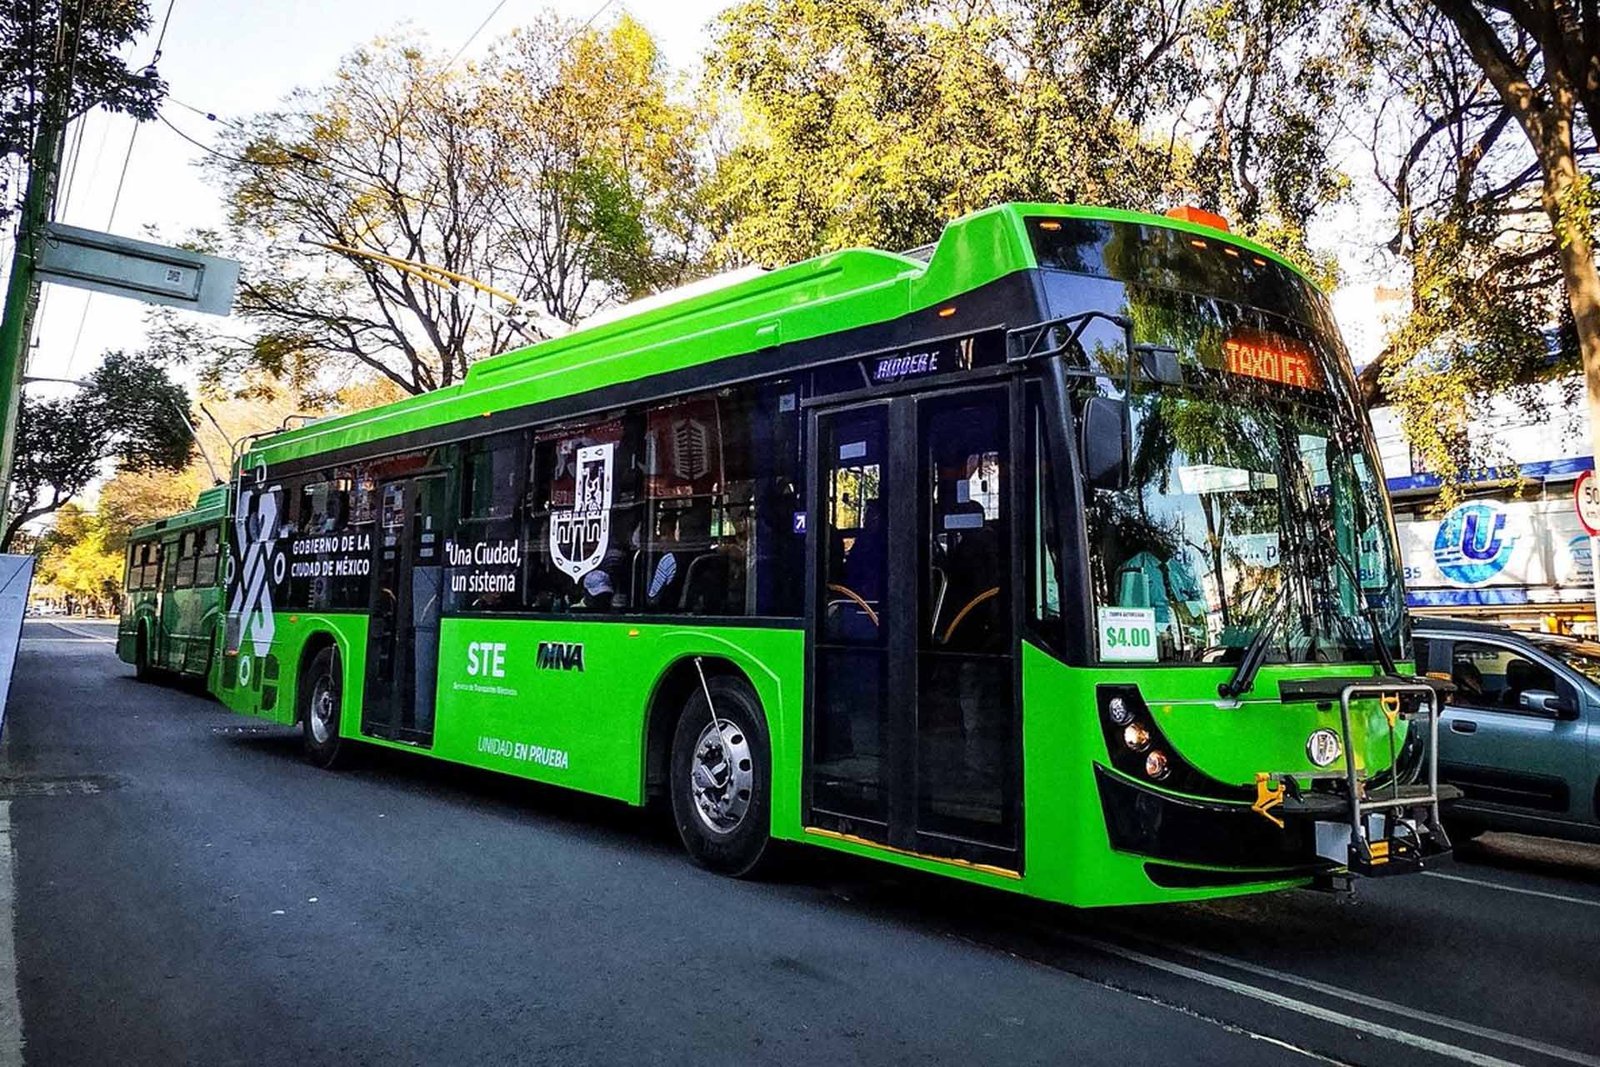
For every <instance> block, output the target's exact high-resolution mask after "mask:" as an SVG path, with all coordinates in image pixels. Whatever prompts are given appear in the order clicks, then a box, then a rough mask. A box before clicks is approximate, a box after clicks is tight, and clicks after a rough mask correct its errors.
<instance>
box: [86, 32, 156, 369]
mask: <svg viewBox="0 0 1600 1067" xmlns="http://www.w3.org/2000/svg"><path fill="white" fill-rule="evenodd" d="M92 2H93V0H83V6H84V7H85V8H87V7H88V5H89V4H90V3H92ZM177 3H178V0H167V10H166V13H165V14H164V15H162V16H161V29H160V30H159V31H158V32H157V33H156V47H155V51H154V53H153V54H152V55H151V56H150V62H149V64H148V65H147V66H146V68H145V69H146V70H153V69H154V68H155V65H156V63H157V62H158V61H159V60H160V59H161V46H162V45H163V44H165V43H166V40H167V27H168V26H170V25H171V24H172V9H173V8H174V7H176V6H177ZM81 10H82V9H80V14H81ZM73 59H74V61H76V59H77V54H76V42H74V54H73ZM142 125H143V123H141V122H139V121H138V120H137V119H135V120H134V123H133V130H132V131H131V132H130V133H129V134H128V149H127V151H126V152H124V153H123V154H122V170H121V172H120V173H118V175H117V191H116V192H115V193H113V194H112V196H111V211H110V213H109V214H108V215H107V216H106V230H107V231H110V229H111V228H112V227H113V226H115V225H116V223H117V209H118V208H119V207H121V206H122V188H123V186H124V185H125V184H126V183H127V180H128V165H129V164H130V163H132V162H133V146H134V145H135V144H136V143H137V142H138V140H139V127H140V126H142ZM79 139H80V140H81V139H82V132H81V130H80V133H79ZM73 167H74V169H76V167H77V159H76V157H74V159H73ZM69 182H70V178H69ZM94 297H95V294H94V293H93V292H91V293H89V295H88V296H87V297H86V298H85V299H84V301H83V310H82V311H80V312H79V313H78V328H77V330H75V331H74V332H73V335H72V348H71V349H70V350H69V351H68V352H67V370H66V374H67V376H68V377H70V376H71V374H72V365H73V363H75V362H77V359H78V346H79V345H81V344H82V343H83V328H84V326H86V325H87V324H88V322H89V305H91V304H93V303H94Z"/></svg>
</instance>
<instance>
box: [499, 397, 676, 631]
mask: <svg viewBox="0 0 1600 1067" xmlns="http://www.w3.org/2000/svg"><path fill="white" fill-rule="evenodd" d="M640 422H641V419H640V413H639V412H638V411H637V410H635V411H618V412H612V413H610V414H607V415H602V416H600V417H599V418H595V419H587V420H585V421H583V422H580V423H567V424H565V425H561V426H551V427H547V428H545V429H541V430H539V431H537V432H536V433H535V434H534V443H533V449H532V459H531V462H530V468H529V476H528V490H527V493H526V496H525V503H524V515H525V526H524V530H525V536H524V538H523V546H524V548H525V549H526V555H527V561H528V562H527V572H526V573H527V575H528V583H527V584H528V589H527V593H526V594H525V596H526V599H527V606H528V607H529V608H531V609H533V610H535V611H555V612H566V611H594V612H617V611H632V610H637V609H638V608H639V604H638V599H637V597H636V596H635V595H634V594H635V589H634V579H635V574H636V565H637V561H638V559H639V553H640V545H641V541H640V537H641V530H640V527H641V525H642V523H641V519H640V512H641V506H640V477H641V471H642V470H643V462H644V461H643V459H642V457H641V456H640ZM645 610H650V609H649V608H645Z"/></svg>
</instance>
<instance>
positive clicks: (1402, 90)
mask: <svg viewBox="0 0 1600 1067" xmlns="http://www.w3.org/2000/svg"><path fill="white" fill-rule="evenodd" d="M1378 12H1379V16H1380V18H1379V20H1378V23H1377V25H1376V26H1375V27H1374V31H1373V35H1374V41H1375V54H1376V55H1377V56H1378V64H1379V68H1380V70H1381V72H1382V75H1383V76H1382V77H1381V78H1378V79H1376V80H1375V82H1376V85H1377V86H1380V87H1382V91H1381V92H1380V93H1379V95H1378V96H1377V97H1376V99H1375V106H1374V107H1373V109H1372V120H1371V126H1370V129H1369V131H1368V133H1367V135H1366V139H1367V141H1368V145H1369V149H1370V151H1371V152H1372V154H1373V158H1374V162H1375V166H1376V173H1377V176H1378V179H1379V181H1380V183H1381V185H1382V187H1383V189H1384V190H1385V191H1386V193H1387V195H1388V196H1389V198H1390V201H1391V203H1392V205H1393V208H1394V219H1395V224H1394V231H1393V235H1392V237H1391V239H1390V240H1389V241H1388V244H1387V248H1386V252H1387V253H1388V254H1390V255H1393V256H1395V257H1398V260H1399V262H1400V263H1401V264H1403V265H1404V267H1405V268H1406V270H1407V271H1408V272H1409V276H1410V282H1411V284H1410V286H1409V298H1410V302H1409V306H1408V308H1407V311H1406V314H1405V316H1404V318H1403V319H1402V321H1401V322H1400V323H1399V324H1398V326H1397V328H1396V329H1395V330H1394V331H1393V333H1392V334H1391V335H1390V337H1389V338H1388V340H1387V344H1386V347H1385V349H1384V351H1383V352H1382V353H1381V354H1380V355H1379V356H1378V358H1377V359H1376V360H1375V361H1374V362H1373V363H1371V364H1370V365H1369V366H1368V367H1366V368H1365V369H1364V370H1363V372H1362V375H1361V381H1360V384H1361V386H1362V390H1363V394H1364V397H1365V399H1366V401H1367V402H1368V403H1369V404H1374V403H1378V402H1383V403H1388V404H1393V405H1395V406H1396V407H1397V408H1398V409H1399V411H1400V413H1401V415H1402V426H1403V428H1404V430H1405V433H1406V436H1407V439H1408V441H1409V443H1410V445H1411V448H1412V451H1413V452H1414V453H1415V454H1418V455H1420V456H1421V457H1422V458H1423V460H1424V461H1425V463H1426V464H1427V467H1428V469H1429V470H1430V471H1432V472H1434V473H1436V474H1438V475H1439V476H1440V477H1441V478H1442V480H1443V482H1444V498H1445V500H1446V502H1451V501H1453V500H1454V498H1455V494H1456V492H1457V491H1458V489H1459V484H1460V480H1461V478H1462V476H1463V475H1464V474H1465V473H1467V472H1468V471H1470V470H1471V469H1474V468H1477V467H1481V466H1484V465H1488V464H1490V463H1494V462H1496V461H1499V460H1501V459H1503V457H1501V456H1498V455H1496V454H1494V452H1493V446H1492V443H1490V444H1487V445H1486V443H1484V442H1476V443H1473V442H1471V441H1470V440H1469V437H1468V435H1467V424H1468V422H1469V421H1470V420H1471V418H1472V417H1473V414H1474V412H1475V411H1477V410H1479V409H1481V408H1482V407H1483V406H1484V405H1486V404H1487V403H1488V402H1489V400H1490V398H1492V397H1494V396H1497V395H1508V394H1509V395H1511V396H1512V397H1514V398H1516V399H1519V400H1521V401H1522V402H1523V404H1524V405H1525V406H1526V407H1528V408H1530V409H1536V408H1537V407H1538V406H1539V404H1540V402H1541V401H1540V394H1539V393H1538V392H1537V391H1536V389H1535V386H1536V384H1537V383H1539V382H1541V381H1542V380H1545V379H1547V378H1549V377H1550V376H1551V375H1553V374H1562V373H1570V371H1571V370H1572V369H1574V368H1576V367H1577V366H1578V364H1579V358H1578V354H1577V346H1576V338H1575V336H1574V335H1573V332H1572V330H1571V328H1570V327H1571V319H1570V316H1563V315H1562V314H1561V309H1562V307H1563V306H1564V304H1565V298H1564V290H1563V288H1562V273H1561V266H1560V263H1559V256H1560V250H1559V247H1558V241H1557V238H1556V234H1555V231H1554V229H1553V227H1552V226H1551V222H1550V218H1549V216H1548V215H1547V214H1546V213H1545V211H1544V209H1543V207H1542V206H1541V201H1540V190H1541V186H1542V176H1541V171H1540V167H1539V164H1538V162H1537V160H1536V159H1535V157H1534V155H1533V152H1532V150H1531V149H1530V147H1529V145H1528V142H1527V140H1526V138H1525V137H1523V136H1521V134H1520V131H1519V128H1518V126H1517V123H1516V121H1515V118H1514V116H1513V115H1512V113H1511V111H1510V110H1509V109H1508V108H1507V107H1506V105H1505V102H1504V100H1503V99H1502V98H1501V96H1500V94H1499V93H1498V92H1497V91H1496V90H1495V88H1494V86H1493V84H1492V83H1491V82H1490V80H1489V79H1488V78H1487V77H1486V76H1485V75H1484V73H1483V71H1482V70H1481V69H1479V67H1478V66H1477V64H1476V63H1475V62H1474V60H1473V58H1472V56H1471V55H1470V54H1469V53H1468V52H1467V51H1466V50H1465V49H1463V48H1461V47H1460V44H1459V40H1458V36H1457V33H1456V30H1455V28H1454V25H1453V24H1452V23H1451V22H1450V20H1449V19H1447V18H1446V17H1445V16H1443V15H1442V14H1440V13H1439V12H1438V11H1437V10H1435V9H1434V8H1433V7H1432V5H1431V4H1429V3H1427V2H1425V0H1385V3H1383V4H1382V6H1381V7H1379V9H1378ZM1579 151H1580V153H1583V154H1589V153H1592V151H1593V148H1592V146H1584V147H1582V148H1580V149H1579ZM1563 319H1565V324H1564V328H1562V329H1560V330H1558V331H1557V332H1556V334H1555V336H1554V337H1551V336H1550V335H1549V332H1548V327H1549V326H1550V325H1551V324H1552V323H1553V322H1558V321H1560V320H1563ZM1552 341H1554V342H1555V343H1554V344H1552Z"/></svg>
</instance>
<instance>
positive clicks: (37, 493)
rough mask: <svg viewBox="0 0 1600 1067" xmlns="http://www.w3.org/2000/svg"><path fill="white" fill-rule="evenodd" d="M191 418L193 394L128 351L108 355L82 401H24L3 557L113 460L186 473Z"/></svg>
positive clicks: (159, 367)
mask: <svg viewBox="0 0 1600 1067" xmlns="http://www.w3.org/2000/svg"><path fill="white" fill-rule="evenodd" d="M188 411H189V397H188V394H187V393H186V392H185V391H184V389H183V387H182V386H180V385H177V384H175V383H174V382H172V381H171V380H170V379H169V378H168V377H167V373H166V370H165V369H164V368H163V367H162V365H161V364H160V363H158V362H156V361H155V360H153V359H151V358H149V357H148V356H144V355H137V354H126V353H122V352H111V353H108V354H107V355H106V358H105V360H104V361H103V362H102V363H101V365H100V366H99V368H98V369H96V370H95V372H94V373H93V374H91V375H90V376H89V377H88V378H87V379H85V381H84V384H83V387H82V389H81V390H80V391H79V392H78V393H76V394H75V395H72V396H68V397H65V398H63V399H59V400H30V399H28V398H27V397H24V398H23V403H22V409H21V413H20V417H19V420H18V432H17V441H18V451H17V457H16V463H15V466H14V467H13V469H12V481H11V513H10V515H8V516H7V517H6V522H5V528H4V532H3V536H0V551H4V550H5V549H6V548H7V547H9V545H10V543H11V540H12V538H13V537H15V536H16V533H17V531H18V530H19V529H21V528H22V526H23V524H25V523H29V522H32V521H34V520H35V519H38V518H41V517H43V516H45V515H48V514H50V513H51V512H53V511H55V510H57V509H58V508H60V507H61V506H62V505H63V504H65V503H67V501H69V500H71V499H72V498H73V497H75V496H77V495H78V494H79V493H81V492H83V490H84V489H85V488H86V487H87V486H88V485H89V483H90V482H91V481H93V480H94V478H95V477H96V476H97V475H98V474H99V473H100V470H101V467H102V466H103V465H104V464H105V463H106V462H107V461H112V462H115V463H116V464H117V465H118V467H119V468H121V469H129V470H150V469H163V470H181V469H182V468H183V467H184V466H185V465H187V464H188V462H189V455H190V449H191V447H192V443H191V438H190V436H189V430H188V428H187V427H186V426H185V425H184V420H185V419H186V418H188Z"/></svg>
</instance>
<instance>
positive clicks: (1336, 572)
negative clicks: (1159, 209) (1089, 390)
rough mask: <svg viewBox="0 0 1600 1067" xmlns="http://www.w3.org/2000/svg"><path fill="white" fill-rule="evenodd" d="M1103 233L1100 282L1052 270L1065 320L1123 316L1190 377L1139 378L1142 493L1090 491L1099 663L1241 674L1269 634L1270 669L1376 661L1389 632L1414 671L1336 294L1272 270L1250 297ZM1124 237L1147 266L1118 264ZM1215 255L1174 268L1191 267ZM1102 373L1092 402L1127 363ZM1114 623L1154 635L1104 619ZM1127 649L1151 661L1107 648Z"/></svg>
mask: <svg viewBox="0 0 1600 1067" xmlns="http://www.w3.org/2000/svg"><path fill="white" fill-rule="evenodd" d="M1097 227H1099V228H1101V230H1102V231H1106V230H1109V231H1110V232H1111V233H1112V234H1113V236H1112V237H1111V238H1110V243H1109V244H1101V245H1100V252H1099V253H1098V254H1097V256H1096V257H1090V260H1091V261H1090V263H1089V266H1091V267H1092V269H1091V270H1088V271H1084V272H1083V273H1078V272H1074V273H1072V274H1066V273H1057V272H1049V274H1050V276H1051V277H1050V282H1049V286H1048V287H1049V288H1050V289H1051V291H1052V311H1053V312H1054V313H1057V314H1060V313H1062V310H1063V309H1069V310H1078V309H1083V308H1085V307H1090V308H1096V309H1101V310H1106V311H1113V312H1116V313H1118V314H1120V315H1123V316H1125V317H1126V318H1128V319H1129V320H1130V321H1131V322H1132V323H1133V336H1134V340H1135V343H1136V344H1138V345H1140V346H1141V347H1142V346H1153V347H1154V348H1156V349H1159V350H1161V351H1163V352H1164V353H1166V354H1167V355H1169V356H1175V363H1176V367H1175V368H1174V370H1175V371H1176V373H1171V372H1169V373H1167V374H1165V375H1162V376H1161V377H1162V378H1163V379H1164V380H1163V381H1160V382H1154V381H1150V380H1148V377H1147V376H1143V375H1141V376H1140V377H1139V379H1138V381H1137V384H1136V385H1135V387H1134V391H1133V395H1132V396H1131V397H1129V398H1127V399H1128V401H1129V408H1130V413H1131V417H1132V418H1131V422H1132V431H1133V432H1132V446H1133V448H1132V464H1131V468H1130V472H1129V473H1130V476H1129V479H1128V486H1127V487H1126V488H1124V489H1119V490H1103V489H1100V490H1097V489H1086V500H1085V504H1086V515H1085V520H1086V526H1087V531H1086V532H1087V537H1088V546H1089V556H1090V569H1091V577H1092V590H1091V596H1092V598H1093V603H1094V608H1095V611H1096V612H1097V613H1098V615H1099V617H1100V621H1101V623H1102V625H1101V627H1100V629H1101V635H1100V639H1101V647H1100V649H1099V652H1100V655H1101V657H1102V658H1103V659H1114V660H1130V661H1131V660H1135V659H1142V660H1146V661H1159V662H1215V663H1227V662H1232V661H1236V660H1237V659H1238V658H1239V657H1240V656H1241V655H1242V654H1243V650H1244V648H1245V646H1247V645H1248V644H1249V643H1250V640H1251V638H1252V637H1253V636H1254V635H1255V634H1256V633H1257V632H1258V631H1261V630H1262V629H1263V628H1266V630H1267V634H1266V636H1267V637H1268V639H1269V643H1268V645H1267V653H1268V656H1269V658H1271V659H1275V660H1279V661H1288V662H1340V661H1369V662H1370V661H1372V660H1375V659H1378V658H1380V657H1379V656H1378V655H1377V651H1376V648H1375V645H1374V633H1373V622H1374V621H1376V623H1377V629H1378V633H1377V635H1376V636H1377V639H1378V640H1381V641H1382V642H1384V644H1385V646H1386V647H1387V648H1388V649H1389V651H1390V653H1391V654H1392V655H1394V656H1395V657H1396V658H1399V657H1401V656H1402V655H1403V651H1404V648H1403V643H1404V634H1403V626H1404V610H1403V605H1404V598H1403V595H1402V594H1401V591H1400V585H1399V581H1400V573H1399V567H1398V564H1397V558H1398V553H1397V549H1396V542H1395V538H1394V532H1393V525H1392V521H1391V519H1390V516H1389V512H1388V508H1387V506H1386V504H1385V502H1384V498H1383V493H1382V487H1381V484H1380V482H1379V476H1378V474H1377V471H1378V470H1379V468H1378V466H1377V464H1376V461H1375V458H1374V452H1373V449H1372V447H1371V443H1370V435H1369V434H1368V433H1367V431H1366V429H1365V422H1364V420H1363V419H1362V417H1361V414H1360V411H1359V409H1358V408H1357V406H1356V404H1355V400H1354V392H1353V388H1352V386H1351V383H1350V380H1349V377H1348V372H1347V371H1346V370H1345V369H1344V366H1345V363H1346V357H1345V355H1344V349H1343V347H1342V345H1341V343H1340V341H1339V338H1338V334H1337V332H1336V331H1335V330H1334V329H1333V327H1332V323H1331V319H1330V318H1329V316H1328V315H1327V312H1326V305H1325V304H1324V303H1323V302H1322V300H1321V297H1320V296H1319V295H1318V294H1316V293H1315V290H1313V289H1312V288H1311V287H1310V286H1309V285H1307V284H1305V283H1304V282H1303V281H1301V280H1300V279H1298V278H1297V277H1296V276H1294V275H1293V274H1292V272H1290V271H1288V270H1287V269H1286V268H1283V267H1281V266H1278V265H1277V264H1275V263H1271V262H1265V263H1263V262H1256V263H1252V264H1250V270H1249V274H1248V275H1246V276H1245V277H1244V278H1243V279H1242V280H1243V281H1245V282H1248V283H1249V284H1240V282H1241V278H1240V275H1239V272H1235V273H1234V274H1232V275H1229V274H1227V273H1226V272H1225V271H1223V270H1221V269H1219V270H1218V271H1216V272H1213V274H1212V275H1207V274H1206V272H1204V271H1199V270H1188V271H1173V270H1170V269H1169V270H1161V269H1158V268H1159V267H1160V261H1159V260H1157V259H1153V257H1152V253H1151V246H1150V245H1149V244H1138V243H1137V242H1132V241H1129V240H1128V238H1127V235H1125V234H1121V235H1118V234H1116V232H1115V227H1112V226H1111V225H1110V224H1106V223H1098V224H1097ZM1141 229H1144V230H1147V231H1155V228H1153V227H1141ZM1086 236H1087V237H1092V236H1093V235H1092V234H1090V235H1086ZM1180 236H1182V235H1180ZM1102 240H1105V238H1104V236H1103V233H1102ZM1117 241H1121V242H1122V247H1123V248H1125V249H1137V250H1138V256H1137V257H1135V256H1133V255H1132V253H1131V252H1129V253H1128V254H1126V255H1121V256H1119V255H1118V253H1117V246H1116V242H1117ZM1200 243H1202V242H1199V241H1195V242H1193V243H1190V242H1187V241H1186V242H1184V243H1183V246H1182V251H1181V253H1175V254H1178V255H1181V256H1182V257H1183V258H1184V259H1186V260H1187V259H1189V258H1192V257H1194V256H1195V255H1197V254H1199V253H1200V250H1199V249H1198V248H1197V247H1196V246H1197V245H1198V244H1200ZM1079 265H1080V266H1082V265H1083V264H1082V263H1080V264H1079ZM1107 275H1111V277H1107ZM1116 275H1130V276H1129V277H1117V276H1116ZM1141 279H1153V280H1154V281H1155V282H1157V283H1159V284H1149V283H1147V282H1145V281H1142V280H1141ZM1180 280H1181V282H1180ZM1180 283H1181V284H1184V285H1188V286H1196V287H1197V286H1198V285H1203V284H1211V285H1214V286H1215V287H1216V289H1218V290H1219V291H1221V292H1222V293H1223V294H1225V295H1226V296H1227V297H1231V299H1225V298H1223V296H1219V295H1216V294H1211V293H1204V292H1197V291H1186V290H1185V289H1182V288H1177V287H1175V285H1176V284H1180ZM1286 294H1293V297H1292V298H1290V297H1289V296H1288V295H1286ZM1269 303H1270V304H1275V305H1276V306H1273V307H1263V306H1260V305H1265V304H1269ZM1089 346H1090V348H1091V350H1090V351H1088V352H1086V353H1085V355H1086V357H1087V358H1088V360H1089V362H1090V363H1091V364H1093V363H1095V362H1096V358H1095V353H1094V352H1093V351H1092V348H1093V342H1092V341H1090V342H1089ZM1099 362H1100V363H1101V364H1102V365H1103V366H1104V367H1105V369H1106V373H1105V374H1104V376H1103V377H1100V378H1098V379H1097V380H1096V384H1095V385H1094V386H1093V388H1094V389H1096V390H1098V391H1099V392H1101V393H1105V394H1109V395H1114V396H1121V395H1122V385H1123V382H1122V380H1121V375H1119V374H1117V373H1115V362H1116V359H1115V357H1109V358H1103V359H1101V360H1099ZM1124 366H1125V364H1124ZM1108 611H1110V612H1112V613H1113V616H1114V617H1115V618H1116V619H1117V620H1119V621H1121V620H1127V621H1128V622H1129V624H1130V625H1131V626H1132V627H1133V629H1134V630H1135V631H1136V633H1134V634H1131V635H1130V634H1129V633H1128V629H1127V627H1118V626H1111V627H1109V628H1108V627H1107V626H1106V625H1104V623H1105V619H1106V618H1107V617H1108V616H1107V614H1106V613H1107V612H1108ZM1152 631H1153V635H1152ZM1141 634H1142V635H1151V636H1153V640H1152V639H1150V637H1149V636H1141ZM1118 635H1121V636H1122V637H1125V638H1128V639H1129V644H1130V645H1131V646H1133V647H1132V648H1108V647H1106V646H1107V642H1108V640H1110V641H1113V642H1114V641H1116V640H1118Z"/></svg>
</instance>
